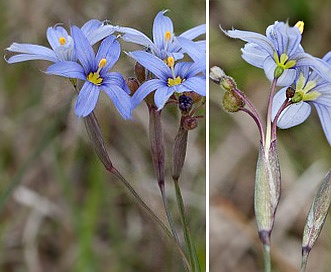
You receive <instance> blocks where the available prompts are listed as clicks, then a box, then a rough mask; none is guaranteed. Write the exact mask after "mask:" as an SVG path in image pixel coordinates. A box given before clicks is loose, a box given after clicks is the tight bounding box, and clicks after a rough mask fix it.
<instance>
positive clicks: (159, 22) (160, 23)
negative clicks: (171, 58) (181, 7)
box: [153, 10, 174, 48]
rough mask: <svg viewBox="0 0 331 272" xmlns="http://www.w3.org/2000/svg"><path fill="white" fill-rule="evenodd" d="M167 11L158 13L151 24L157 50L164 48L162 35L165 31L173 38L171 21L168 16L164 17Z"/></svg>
mask: <svg viewBox="0 0 331 272" xmlns="http://www.w3.org/2000/svg"><path fill="white" fill-rule="evenodd" d="M166 12H167V11H166V10H165V11H160V12H159V13H158V14H157V15H156V17H155V19H154V23H153V41H154V43H155V44H156V46H157V47H158V48H164V47H165V39H164V35H165V33H166V32H167V31H169V32H170V33H171V37H173V36H174V26H173V24H172V21H171V19H170V18H169V17H168V16H164V13H166Z"/></svg>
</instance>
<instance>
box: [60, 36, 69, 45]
mask: <svg viewBox="0 0 331 272" xmlns="http://www.w3.org/2000/svg"><path fill="white" fill-rule="evenodd" d="M59 42H60V44H61V45H65V44H66V42H67V40H66V38H64V37H60V38H59Z"/></svg>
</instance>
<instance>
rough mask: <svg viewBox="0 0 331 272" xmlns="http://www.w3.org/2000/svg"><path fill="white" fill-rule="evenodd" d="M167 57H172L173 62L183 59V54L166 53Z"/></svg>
mask: <svg viewBox="0 0 331 272" xmlns="http://www.w3.org/2000/svg"><path fill="white" fill-rule="evenodd" d="M166 53H167V54H166V55H167V57H173V58H174V60H180V59H182V58H184V54H183V53H181V52H173V51H168V52H166ZM155 55H156V56H158V55H157V54H155Z"/></svg>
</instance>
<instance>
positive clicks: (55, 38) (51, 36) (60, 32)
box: [46, 26, 69, 50]
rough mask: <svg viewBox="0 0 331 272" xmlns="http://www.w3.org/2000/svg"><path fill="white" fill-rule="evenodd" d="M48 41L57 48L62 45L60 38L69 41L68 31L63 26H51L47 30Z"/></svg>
mask: <svg viewBox="0 0 331 272" xmlns="http://www.w3.org/2000/svg"><path fill="white" fill-rule="evenodd" d="M46 36H47V40H48V43H49V44H50V46H51V47H52V48H53V50H55V49H56V48H57V47H59V46H61V44H60V38H65V40H66V41H68V36H69V35H68V32H67V31H66V30H65V29H64V28H63V27H62V26H55V27H49V28H47V31H46Z"/></svg>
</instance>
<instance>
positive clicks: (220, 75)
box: [209, 66, 237, 91]
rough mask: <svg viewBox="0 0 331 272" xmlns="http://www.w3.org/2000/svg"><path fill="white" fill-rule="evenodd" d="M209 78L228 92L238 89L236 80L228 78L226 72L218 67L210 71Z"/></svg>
mask: <svg viewBox="0 0 331 272" xmlns="http://www.w3.org/2000/svg"><path fill="white" fill-rule="evenodd" d="M209 76H210V78H211V80H212V81H214V82H215V83H216V84H219V85H221V86H222V87H223V88H224V90H226V91H230V90H234V89H237V84H236V82H235V80H234V79H233V78H232V77H230V76H227V75H226V74H225V73H224V71H223V70H222V69H221V68H219V67H217V66H214V67H212V68H211V69H210V75H209Z"/></svg>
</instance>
